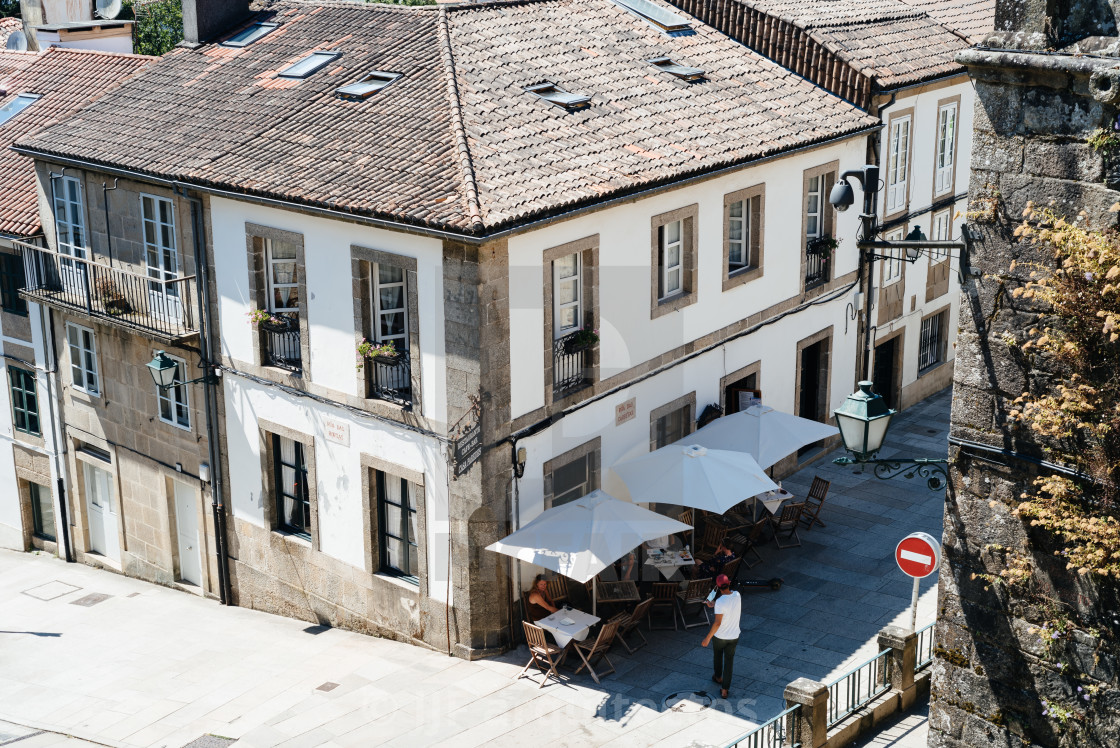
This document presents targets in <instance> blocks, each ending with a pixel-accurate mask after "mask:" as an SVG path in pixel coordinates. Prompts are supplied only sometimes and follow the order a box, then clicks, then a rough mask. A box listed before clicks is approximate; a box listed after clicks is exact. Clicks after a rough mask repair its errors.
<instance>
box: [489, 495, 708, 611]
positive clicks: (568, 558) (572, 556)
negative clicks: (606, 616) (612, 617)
mask: <svg viewBox="0 0 1120 748" xmlns="http://www.w3.org/2000/svg"><path fill="white" fill-rule="evenodd" d="M691 529H692V528H691V527H689V526H688V525H686V524H684V523H683V522H678V521H677V520H675V519H670V518H669V517H665V516H663V515H661V514H658V513H657V512H651V511H650V510H648V509H645V508H643V507H640V506H638V505H637V504H631V503H629V502H627V501H619V500H618V499H616V498H614V497H613V496H611V495H610V494H608V493H605V492H603V491H592V492H591V493H589V494H587V495H586V496H584V497H583V498H580V499H576V500H575V501H570V502H568V503H567V504H561V505H560V506H557V507H553V508H552V509H547V510H545V511H544V512H543V513H541V515H540V516H538V517H537V518H536V519H534V520H533V521H532V522H529V523H528V524H526V525H525V526H524V527H522V528H521V529H520V530H518V531H517V532H514V533H512V534H511V535H508V536H506V537H504V538H502V539H501V540H499V541H498V542H496V543H491V544H490V545H488V546H487V547H486V550H488V551H495V552H497V553H504V554H505V555H507V556H513V557H514V558H516V559H520V560H521V561H528V562H529V563H531V564H536V565H537V566H543V567H544V568H546V569H551V570H552V571H555V572H558V573H560V574H563V575H564V576H566V577H569V578H570V579H574V580H576V581H577V582H580V583H586V582H587V581H588V580H589V579H594V578H595V575H596V574H598V573H599V572H600V571H602V570H603V569H605V568H607V567H608V566H610V565H611V564H613V563H614V562H615V561H617V560H618V559H620V558H622V557H623V556H624V555H626V554H627V553H628V552H630V551H631V550H633V549H634V548H636V547H638V546H639V545H641V544H642V543H644V542H645V541H647V540H653V539H654V538H660V537H662V536H665V535H671V534H673V533H676V532H682V531H684V530H691ZM595 593H597V590H593V595H592V605H593V606H596V604H597V601H596V599H595V598H596V597H597V594H595ZM592 610H593V611H594V607H593V608H592Z"/></svg>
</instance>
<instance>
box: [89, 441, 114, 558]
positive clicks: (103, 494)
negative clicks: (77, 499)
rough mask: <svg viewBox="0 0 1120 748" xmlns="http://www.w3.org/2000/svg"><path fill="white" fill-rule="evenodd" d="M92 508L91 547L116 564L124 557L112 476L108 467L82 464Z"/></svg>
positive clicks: (90, 525)
mask: <svg viewBox="0 0 1120 748" xmlns="http://www.w3.org/2000/svg"><path fill="white" fill-rule="evenodd" d="M82 470H83V473H84V477H85V482H86V501H87V503H88V509H89V544H90V549H91V550H93V551H94V552H96V553H100V554H101V555H102V556H104V557H105V558H108V559H110V560H111V561H114V562H116V563H120V560H121V539H120V535H119V534H118V532H117V515H118V514H119V512H118V510H117V503H116V497H115V496H114V495H113V475H112V473H110V472H109V471H108V470H102V469H101V468H99V467H94V466H93V465H90V464H89V463H88V462H83V463H82Z"/></svg>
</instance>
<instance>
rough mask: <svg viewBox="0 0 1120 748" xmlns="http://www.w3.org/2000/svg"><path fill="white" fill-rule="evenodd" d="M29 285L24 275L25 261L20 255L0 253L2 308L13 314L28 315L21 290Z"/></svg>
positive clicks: (0, 305) (0, 304)
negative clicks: (20, 293) (20, 294)
mask: <svg viewBox="0 0 1120 748" xmlns="http://www.w3.org/2000/svg"><path fill="white" fill-rule="evenodd" d="M26 284H27V281H26V279H25V278H24V275H23V259H22V258H21V257H20V256H19V255H13V254H8V253H7V252H2V253H0V307H2V308H3V309H4V311H5V312H11V313H12V314H21V315H26V314H27V302H26V301H24V300H23V299H21V298H20V296H19V290H20V289H21V288H23V287H24V286H25V285H26Z"/></svg>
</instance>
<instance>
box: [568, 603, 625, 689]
mask: <svg viewBox="0 0 1120 748" xmlns="http://www.w3.org/2000/svg"><path fill="white" fill-rule="evenodd" d="M620 625H621V624H620V622H619V621H617V620H614V619H612V620H610V621H607V622H606V623H604V624H603V627H602V628H600V629H599V635H598V636H596V637H595V641H594V642H592V643H591V644H588V643H586V642H577V641H573V642H572V648H573V649H575V651H576V654H578V655H579V657H580V659H581V660H583V664H582V665H580V666H579V667H577V668H576V674H577V675H578V674H579V671H580V670H583V669H584V668H587V672H589V673H591V677H592V678H594V679H595V683H599V675H600V673H596V672H595V668H594V667H593V665H594V664H595V663H596V662H598V661H599V660H606V661H607V665H608V666H609V667H610V670H607V671H604V672H603V673H602V675H610V674H611V673H613V672H614V663H612V662H611V658H609V657H607V652H608V651H609V650H610V648H611V644H612V643H614V638H615V636H616V635H617V634H618V627H619V626H620Z"/></svg>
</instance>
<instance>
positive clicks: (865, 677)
mask: <svg viewBox="0 0 1120 748" xmlns="http://www.w3.org/2000/svg"><path fill="white" fill-rule="evenodd" d="M890 653H891V650H889V649H884V650H883V651H882V652H880V653H879V654H877V655H875V656H874V657H872V658H871V659H870V660H868V661H867V662H865V663H863V664H862V665H859V666H858V667H855V668H853V669H852V670H849V671H848V672H847V673H846V674H844V675H841V676H840V677H839V678H837V679H836V680H834V681H832V682H831V683H829V684H828V726H829V727H830V728H831V727H832V726H833V725H835V724H836V723H837V722H840V721H841V720H843V719H844V718H845V717H847V716H848V715H849V714H851V713H852V712H854V711H856V710H857V709H859V708H860V707H862V706H863V705H864V704H867V703H869V702H870V701H871V700H872V699H874V698H875V697H876V696H878V695H879V694H881V693H883V692H884V691H888V690H890V687H891V683H890V679H889V678H888V677H887V657H889V656H890Z"/></svg>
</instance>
